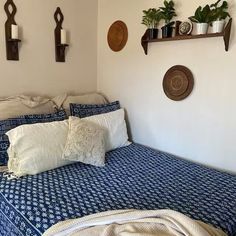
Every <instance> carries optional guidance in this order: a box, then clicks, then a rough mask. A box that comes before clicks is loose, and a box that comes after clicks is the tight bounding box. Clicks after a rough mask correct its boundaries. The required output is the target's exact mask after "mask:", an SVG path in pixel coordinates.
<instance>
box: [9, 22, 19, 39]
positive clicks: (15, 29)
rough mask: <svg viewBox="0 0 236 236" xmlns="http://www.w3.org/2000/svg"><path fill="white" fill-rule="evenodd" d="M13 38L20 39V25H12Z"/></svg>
mask: <svg viewBox="0 0 236 236" xmlns="http://www.w3.org/2000/svg"><path fill="white" fill-rule="evenodd" d="M11 38H12V39H19V27H18V25H11Z"/></svg>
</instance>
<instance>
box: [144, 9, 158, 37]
mask: <svg viewBox="0 0 236 236" xmlns="http://www.w3.org/2000/svg"><path fill="white" fill-rule="evenodd" d="M143 14H144V15H143V20H142V24H143V25H146V26H147V28H148V29H147V31H148V37H149V39H156V38H158V25H159V22H160V21H161V16H160V10H159V9H156V8H150V9H148V10H144V11H143Z"/></svg>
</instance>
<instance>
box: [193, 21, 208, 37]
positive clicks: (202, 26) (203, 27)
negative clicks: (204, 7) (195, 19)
mask: <svg viewBox="0 0 236 236" xmlns="http://www.w3.org/2000/svg"><path fill="white" fill-rule="evenodd" d="M196 26H197V27H196V34H207V31H208V26H209V24H208V23H197V24H196Z"/></svg>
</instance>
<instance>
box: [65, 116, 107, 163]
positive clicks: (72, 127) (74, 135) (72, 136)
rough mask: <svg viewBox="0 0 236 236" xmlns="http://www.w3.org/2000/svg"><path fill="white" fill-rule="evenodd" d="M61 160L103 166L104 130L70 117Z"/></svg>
mask: <svg viewBox="0 0 236 236" xmlns="http://www.w3.org/2000/svg"><path fill="white" fill-rule="evenodd" d="M63 158H64V159H66V160H70V161H78V162H83V163H85V164H90V165H94V166H104V163H105V130H104V129H103V128H102V127H100V126H99V125H97V124H94V123H92V122H89V121H86V120H81V119H80V118H77V117H72V116H71V117H70V118H69V132H68V136H67V142H66V146H65V149H64V153H63Z"/></svg>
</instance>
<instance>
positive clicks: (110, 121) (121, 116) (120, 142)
mask: <svg viewBox="0 0 236 236" xmlns="http://www.w3.org/2000/svg"><path fill="white" fill-rule="evenodd" d="M82 120H86V121H90V122H92V123H94V124H97V125H100V126H101V127H102V128H104V129H105V130H106V133H105V135H106V144H105V149H106V152H108V151H111V150H114V149H116V148H119V147H123V146H127V145H129V144H130V142H128V134H127V127H126V123H125V112H124V109H119V110H117V111H113V112H109V113H105V114H100V115H95V116H90V117H86V118H83V119H82Z"/></svg>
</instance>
